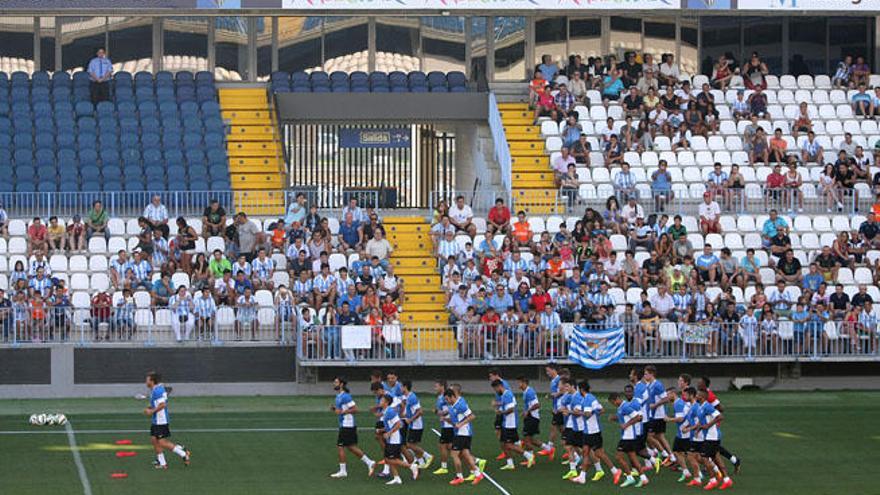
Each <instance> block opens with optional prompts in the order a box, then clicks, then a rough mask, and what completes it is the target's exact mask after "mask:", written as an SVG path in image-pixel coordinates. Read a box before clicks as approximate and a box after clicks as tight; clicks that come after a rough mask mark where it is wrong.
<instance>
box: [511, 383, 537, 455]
mask: <svg viewBox="0 0 880 495" xmlns="http://www.w3.org/2000/svg"><path fill="white" fill-rule="evenodd" d="M517 381H518V382H519V389H520V391H522V394H523V395H522V397H523V408H522V420H523V429H522V431H523V442H522V446H523V449H525V450H528V451H530V452H534V451H535V450H539V451H540V450H541V449H542V448H543V445H542V444H541V441H540V440H538V435H539V434H540V433H541V419H540V418H541V416H540V414H541V412H540V411H541V403H540V402H538V394H536V393H535V389H533V388H532V387H531V386H529V379H528V378H526V377H524V376H520V377H518V378H517Z"/></svg>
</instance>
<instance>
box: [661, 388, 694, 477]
mask: <svg viewBox="0 0 880 495" xmlns="http://www.w3.org/2000/svg"><path fill="white" fill-rule="evenodd" d="M695 393H696V391H695V390H694V389H692V388H690V387H686V388H684V389H683V390H682V391H681V397H680V398H679V397H676V395H677V394H676V391H675V388H674V387H670V388H668V389H666V394H667V395H668V396H669V399H670V400H671V401H672V404H673V406H672V407H673V412H674V416H673V417H666V419H665V420H664V422H670V423H676V425H677V428H676V434H675V440H674V441H673V442H672V452H674V453H675V460H676V464H678V467H679V468H680V469H681V477H680V478H678V482H679V483H682V482H684V481H687V480H688V478H690V477H691V472H690V470H689V469H688V466H687V460H688V451H690V447H691V434H690V433H689V432H685V431H682V427H683V426H686V425H687V414H688V412H690V407H691V405H692V403H691V397H693V394H695Z"/></svg>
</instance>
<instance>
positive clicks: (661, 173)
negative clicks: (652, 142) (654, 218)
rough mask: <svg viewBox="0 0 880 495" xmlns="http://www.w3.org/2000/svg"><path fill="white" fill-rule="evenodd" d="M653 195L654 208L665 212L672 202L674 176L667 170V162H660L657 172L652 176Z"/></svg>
mask: <svg viewBox="0 0 880 495" xmlns="http://www.w3.org/2000/svg"><path fill="white" fill-rule="evenodd" d="M651 195H652V196H653V197H654V208H655V209H656V210H657V211H664V210H665V209H666V204H667V203H668V202H669V201H671V200H672V198H673V197H674V193H673V191H672V174H670V173H669V171H668V170H667V163H666V160H660V162H659V163H658V168H657V170H655V171H654V173H652V174H651Z"/></svg>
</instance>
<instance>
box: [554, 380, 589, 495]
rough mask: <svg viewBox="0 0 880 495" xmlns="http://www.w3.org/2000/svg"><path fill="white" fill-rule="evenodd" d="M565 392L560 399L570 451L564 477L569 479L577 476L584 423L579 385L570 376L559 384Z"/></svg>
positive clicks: (566, 440)
mask: <svg viewBox="0 0 880 495" xmlns="http://www.w3.org/2000/svg"><path fill="white" fill-rule="evenodd" d="M559 388H560V390H562V391H563V392H565V395H563V396H562V397H561V398H560V400H559V410H560V411H562V415H563V416H565V429H564V430H563V431H562V441H563V444H564V445H565V451H566V452H567V453H568V472H566V473H565V475H563V476H562V479H564V480H569V479H572V478H574V477H576V476H577V474H578V473H577V465H578V463H579V461H580V459H579V458H580V451H581V447H583V445H584V437H583V428H582V426H583V424H582V418H581V415H582V411H583V404H582V397H581V395H580V394H579V393H578V391H577V386H576V385H575V383H574V382H573V381H572V380H571V379H570V378H563V379H562V382H560V386H559Z"/></svg>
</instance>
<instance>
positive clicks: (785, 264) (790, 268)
mask: <svg viewBox="0 0 880 495" xmlns="http://www.w3.org/2000/svg"><path fill="white" fill-rule="evenodd" d="M776 281H777V283H783V284H788V285H795V286H800V285H801V282H802V281H803V275H802V274H801V262H800V260H798V259H797V258H795V256H794V251H792V250H791V249H788V250H786V251H785V254H784V255H783V256H782V259H780V260H779V262H777V263H776ZM783 287H784V285H783Z"/></svg>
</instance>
